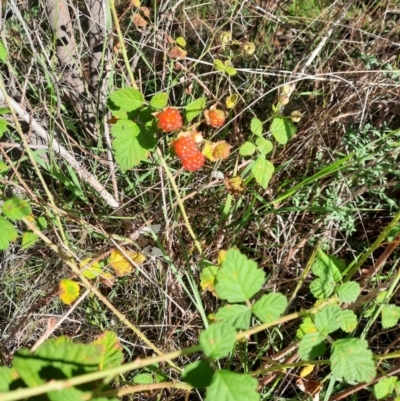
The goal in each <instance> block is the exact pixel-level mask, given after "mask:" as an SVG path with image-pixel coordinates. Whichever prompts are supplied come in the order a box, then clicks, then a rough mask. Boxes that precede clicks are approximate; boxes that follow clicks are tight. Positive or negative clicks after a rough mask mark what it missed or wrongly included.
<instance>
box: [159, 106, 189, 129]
mask: <svg viewBox="0 0 400 401" xmlns="http://www.w3.org/2000/svg"><path fill="white" fill-rule="evenodd" d="M157 118H158V128H160V129H161V130H163V131H165V132H172V131H176V130H177V129H179V128H181V127H182V123H183V120H182V116H181V114H180V113H179V111H178V110H177V109H174V108H172V107H167V108H165V109H164V110H163V111H161V112H160V113H158V114H157Z"/></svg>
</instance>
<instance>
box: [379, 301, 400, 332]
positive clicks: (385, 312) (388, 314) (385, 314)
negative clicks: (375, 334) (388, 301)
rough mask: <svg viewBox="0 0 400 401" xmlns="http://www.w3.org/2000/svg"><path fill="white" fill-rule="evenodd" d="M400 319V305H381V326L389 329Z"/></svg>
mask: <svg viewBox="0 0 400 401" xmlns="http://www.w3.org/2000/svg"><path fill="white" fill-rule="evenodd" d="M399 319H400V307H398V306H396V305H384V306H383V307H382V327H383V328H384V329H389V328H391V327H394V326H396V324H397V322H398V321H399Z"/></svg>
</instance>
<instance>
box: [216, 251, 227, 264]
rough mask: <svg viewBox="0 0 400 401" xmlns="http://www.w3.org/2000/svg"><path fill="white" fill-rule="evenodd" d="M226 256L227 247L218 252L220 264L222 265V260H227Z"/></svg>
mask: <svg viewBox="0 0 400 401" xmlns="http://www.w3.org/2000/svg"><path fill="white" fill-rule="evenodd" d="M225 257H226V250H225V249H221V250H220V251H219V252H218V265H219V266H221V265H222V262H223V261H224V260H225Z"/></svg>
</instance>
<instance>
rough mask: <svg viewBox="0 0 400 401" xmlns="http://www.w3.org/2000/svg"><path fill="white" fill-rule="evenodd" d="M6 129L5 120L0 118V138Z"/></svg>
mask: <svg viewBox="0 0 400 401" xmlns="http://www.w3.org/2000/svg"><path fill="white" fill-rule="evenodd" d="M7 131H8V125H7V121H6V120H3V119H0V138H1V137H2V136H3V135H4V134H5V133H6V132H7Z"/></svg>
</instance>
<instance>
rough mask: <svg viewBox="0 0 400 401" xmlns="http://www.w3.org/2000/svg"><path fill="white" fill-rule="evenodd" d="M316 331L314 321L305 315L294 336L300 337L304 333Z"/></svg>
mask: <svg viewBox="0 0 400 401" xmlns="http://www.w3.org/2000/svg"><path fill="white" fill-rule="evenodd" d="M316 331H317V328H316V327H315V324H314V322H313V321H312V319H311V318H310V317H308V316H307V317H305V318H304V319H303V322H302V323H301V325H300V327H299V328H298V329H297V331H296V337H297V338H299V339H302V338H303V337H304V336H305V335H306V334H309V333H314V332H316Z"/></svg>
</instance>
